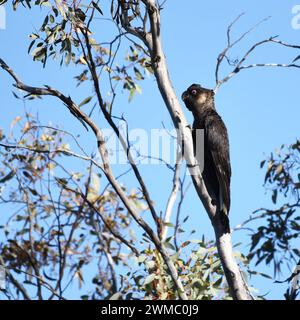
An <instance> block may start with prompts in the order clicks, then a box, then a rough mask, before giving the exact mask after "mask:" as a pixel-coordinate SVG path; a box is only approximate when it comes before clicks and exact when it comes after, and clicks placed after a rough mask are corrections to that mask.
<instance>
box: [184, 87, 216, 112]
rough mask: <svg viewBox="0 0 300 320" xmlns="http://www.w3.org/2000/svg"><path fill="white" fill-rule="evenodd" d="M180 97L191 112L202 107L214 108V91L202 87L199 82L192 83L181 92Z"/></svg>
mask: <svg viewBox="0 0 300 320" xmlns="http://www.w3.org/2000/svg"><path fill="white" fill-rule="evenodd" d="M181 98H182V100H183V101H184V103H185V105H186V107H187V108H188V109H189V110H190V111H192V112H193V111H197V110H198V111H200V110H199V109H204V108H214V91H213V90H211V89H206V88H203V87H201V86H200V84H192V85H191V86H190V87H188V88H187V90H186V91H184V92H183V94H182V96H181Z"/></svg>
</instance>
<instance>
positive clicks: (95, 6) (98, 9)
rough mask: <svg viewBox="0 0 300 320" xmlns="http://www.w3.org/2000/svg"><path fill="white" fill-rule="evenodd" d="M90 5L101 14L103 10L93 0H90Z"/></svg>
mask: <svg viewBox="0 0 300 320" xmlns="http://www.w3.org/2000/svg"><path fill="white" fill-rule="evenodd" d="M92 5H93V7H94V8H95V9H96V10H97V11H98V12H99V13H100V14H101V15H102V16H103V11H102V10H101V9H100V7H99V6H98V4H97V3H96V2H94V1H92Z"/></svg>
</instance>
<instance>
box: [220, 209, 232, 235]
mask: <svg viewBox="0 0 300 320" xmlns="http://www.w3.org/2000/svg"><path fill="white" fill-rule="evenodd" d="M220 220H221V223H222V225H223V226H224V231H225V233H230V222H229V218H228V214H227V212H226V211H225V210H223V209H221V210H220Z"/></svg>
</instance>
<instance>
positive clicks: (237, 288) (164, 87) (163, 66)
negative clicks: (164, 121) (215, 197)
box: [123, 0, 253, 300]
mask: <svg viewBox="0 0 300 320" xmlns="http://www.w3.org/2000/svg"><path fill="white" fill-rule="evenodd" d="M143 3H144V4H145V5H146V8H147V10H148V15H149V20H150V26H151V41H148V37H144V38H143V41H144V43H145V44H146V46H147V47H148V49H149V52H150V53H151V58H152V68H153V70H154V75H155V78H156V80H157V85H158V88H159V91H160V93H161V95H162V97H163V99H164V102H165V104H166V106H167V109H168V111H169V113H170V116H171V118H172V120H173V123H174V126H175V128H176V129H178V132H179V135H178V140H179V143H183V145H184V157H185V160H186V162H187V165H188V168H189V170H190V173H191V176H192V180H193V183H194V186H195V189H196V191H197V193H198V196H199V198H200V199H201V201H202V203H203V205H204V207H205V209H206V212H207V214H208V216H209V218H210V219H211V222H212V224H213V227H214V230H215V235H216V243H217V248H218V252H219V256H220V259H221V262H222V265H223V270H224V273H225V276H226V279H227V282H228V285H229V288H230V291H231V294H232V297H233V298H234V299H238V300H252V299H253V298H252V296H251V294H250V293H249V289H248V287H247V284H246V283H245V281H244V279H243V277H242V275H241V272H240V270H239V267H238V265H237V263H236V261H235V259H234V257H233V252H232V244H231V236H230V234H229V233H226V232H225V229H224V225H223V223H222V222H221V221H220V219H219V215H218V214H217V211H216V207H215V206H213V205H212V201H211V198H210V196H209V194H208V192H207V189H206V187H205V184H204V182H203V179H202V176H201V172H200V169H199V166H198V165H197V164H196V160H195V157H194V151H193V142H192V135H191V130H190V128H189V125H188V122H187V121H186V118H185V116H184V113H183V111H182V109H181V106H180V103H179V100H178V98H177V96H176V93H175V91H174V88H173V85H172V82H171V79H170V77H169V72H168V67H167V61H166V58H165V55H164V52H163V48H162V44H161V38H160V13H159V8H158V7H157V5H156V2H155V0H143ZM123 14H125V12H123ZM123 27H124V28H125V29H126V28H127V29H126V30H127V31H128V32H129V33H130V30H129V29H128V26H126V25H124V24H123ZM131 33H132V34H133V35H136V30H135V32H131Z"/></svg>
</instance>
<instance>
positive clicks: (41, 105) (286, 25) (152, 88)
mask: <svg viewBox="0 0 300 320" xmlns="http://www.w3.org/2000/svg"><path fill="white" fill-rule="evenodd" d="M295 5H297V2H295V1H280V2H279V1H276V2H275V1H270V0H266V1H257V0H255V1H234V0H229V1H226V2H225V1H199V0H188V1H184V2H183V1H179V0H173V1H170V0H169V1H167V2H166V4H165V6H164V10H163V12H162V37H163V44H164V49H165V53H166V57H167V61H168V65H169V71H170V76H171V79H172V81H173V84H174V88H175V90H176V92H177V93H178V96H180V95H181V93H182V92H183V91H184V90H185V89H186V88H187V87H188V86H189V85H190V84H191V83H201V84H202V85H203V86H205V87H213V86H214V69H215V64H216V57H217V55H218V54H219V53H220V52H221V51H222V50H223V49H224V46H225V45H226V29H227V26H228V24H229V23H230V22H231V21H232V20H233V19H234V18H235V17H236V16H237V15H238V14H240V13H242V12H245V13H246V15H245V16H243V17H242V19H241V20H240V21H239V22H238V23H237V24H236V26H235V28H234V29H233V37H237V36H238V35H239V34H241V33H242V32H244V31H246V30H247V29H249V28H250V27H251V26H253V25H254V24H256V23H257V22H258V21H259V20H261V19H263V18H265V17H267V16H271V18H270V19H269V20H268V21H267V22H265V23H264V24H262V25H261V26H260V27H259V28H257V29H256V30H255V31H254V32H252V33H251V34H250V35H249V37H247V38H246V39H245V40H243V41H242V42H241V43H240V45H239V46H238V47H236V48H235V49H234V50H233V52H232V55H231V57H232V58H239V57H241V55H242V54H243V53H244V52H246V50H248V49H249V48H250V46H251V45H252V44H253V43H255V42H257V41H260V40H263V39H265V38H268V37H270V36H274V35H279V38H280V39H281V40H284V41H286V42H290V43H294V44H299V38H300V29H299V30H295V29H293V28H292V25H291V21H292V18H293V14H292V8H293V7H294V6H295ZM6 7H7V9H6V30H0V43H1V45H0V57H1V58H3V59H4V60H5V61H6V62H7V63H8V64H9V65H10V66H11V67H12V68H13V69H14V70H15V71H16V73H17V74H18V75H20V77H21V78H22V79H23V81H24V82H25V83H27V84H33V85H43V84H49V85H52V86H54V87H56V88H58V89H60V90H61V91H63V92H64V93H66V94H70V95H71V96H72V97H73V99H74V100H75V101H78V102H80V101H82V100H83V99H84V98H85V97H86V96H88V95H90V91H89V87H88V85H83V86H81V87H79V89H77V88H76V86H75V83H74V81H73V77H74V76H75V75H77V74H78V73H79V71H78V70H76V67H73V66H71V67H68V68H65V67H60V66H59V64H58V63H57V62H51V61H50V63H49V65H48V66H47V67H46V68H45V69H43V68H42V66H41V64H39V63H35V62H33V61H32V57H31V56H30V55H28V54H27V48H28V44H29V39H28V35H29V34H30V33H31V32H33V31H34V30H35V28H38V27H39V26H40V25H41V22H42V20H43V14H41V13H40V11H39V10H35V11H34V12H33V13H29V11H27V10H25V9H23V8H20V10H18V11H17V12H13V11H12V10H11V9H10V8H9V6H6ZM99 23H100V22H99ZM101 23H102V26H105V28H103V27H102V28H100V27H99V28H97V29H96V30H97V31H96V33H98V34H97V35H96V36H97V37H102V36H103V37H106V38H107V39H106V40H108V39H109V36H110V33H109V32H110V29H109V28H110V27H111V26H110V24H109V23H108V22H101ZM297 54H299V52H298V51H295V50H293V49H288V48H283V47H280V46H276V45H266V46H264V47H261V48H259V49H258V50H257V51H256V52H255V53H254V54H253V55H252V56H251V57H250V59H249V61H248V62H249V63H273V62H278V63H290V62H291V61H292V60H293V58H295V57H296V55H297ZM124 55H125V52H124ZM221 71H223V74H224V75H225V74H226V72H228V69H227V68H223V69H221ZM299 80H300V72H299V70H297V69H279V68H274V69H271V68H270V69H265V68H263V69H250V70H246V71H242V72H241V73H240V74H238V75H237V76H236V77H235V78H233V79H232V80H230V82H229V83H227V84H225V85H224V86H222V87H221V89H220V91H219V92H218V94H217V96H216V104H217V108H218V111H219V113H220V114H221V116H222V118H223V119H224V121H225V123H226V125H227V128H228V132H229V138H230V148H231V163H232V171H233V176H232V208H231V213H230V217H231V225H232V226H235V225H237V224H239V223H241V222H242V221H244V220H245V219H247V217H248V216H249V215H250V214H251V213H252V212H253V211H254V210H256V209H258V208H260V207H269V208H272V207H273V205H272V203H271V201H270V199H269V198H270V196H269V195H268V194H266V193H265V190H264V188H263V178H264V171H263V170H261V169H260V168H259V164H260V162H261V160H263V159H264V158H265V157H266V156H267V155H269V154H270V152H272V151H274V149H275V148H276V147H278V146H280V145H281V144H283V143H287V144H289V143H292V142H294V140H295V139H296V138H297V137H299V116H300V111H299V99H298V91H299ZM10 85H11V80H10V79H9V78H8V76H7V75H4V74H3V73H1V75H0V90H1V110H2V115H1V118H0V127H2V128H4V129H6V130H8V129H9V125H10V122H11V121H12V119H13V118H15V116H16V115H18V114H20V113H21V112H22V111H23V105H22V103H20V102H19V101H17V100H16V99H15V98H14V97H13V95H12V94H11V86H10ZM141 87H142V89H143V93H142V94H141V95H137V96H136V97H135V98H134V99H133V101H132V102H131V103H130V104H128V102H127V96H126V93H125V94H124V96H123V97H120V98H118V100H117V103H116V105H117V107H116V109H115V112H116V114H117V115H121V114H122V113H123V112H124V113H125V114H126V117H127V120H128V122H129V123H130V125H131V128H145V129H147V130H150V129H151V128H162V122H163V123H164V125H165V126H166V127H167V128H169V129H172V123H171V120H170V117H169V115H168V112H167V110H166V108H165V106H164V104H163V101H162V99H161V97H160V95H159V92H158V90H157V87H156V83H155V80H154V79H153V78H149V79H147V80H146V81H144V82H142V83H141ZM26 108H27V109H28V110H30V111H31V112H33V113H38V114H39V117H40V119H41V120H42V122H44V124H47V123H49V121H51V122H52V123H54V124H62V125H63V127H64V128H65V129H67V130H69V131H71V132H74V128H76V130H75V133H81V134H82V135H81V142H82V144H84V145H86V147H87V148H89V149H90V150H91V151H92V150H94V149H95V146H94V143H93V138H92V135H89V134H88V135H87V134H86V133H85V132H84V131H83V130H82V129H81V128H80V127H79V124H78V122H77V121H76V120H74V119H72V117H71V116H70V114H69V113H68V112H67V111H66V110H65V108H64V107H63V106H62V105H60V104H58V103H57V102H56V101H55V100H54V99H50V98H49V99H44V100H43V101H42V102H41V101H38V102H32V103H29V102H28V103H27V104H26ZM183 108H184V107H183ZM184 111H185V113H186V116H187V118H188V119H189V122H191V123H192V117H191V114H189V112H188V111H187V110H186V109H185V108H184ZM99 121H101V124H103V125H104V121H103V119H101V120H100V118H99ZM70 165H71V164H70ZM114 170H115V171H116V172H122V171H123V168H122V167H120V166H115V167H114ZM141 170H142V173H143V176H144V177H145V180H146V181H147V183H148V185H149V189H150V192H151V194H152V198H153V200H154V201H155V203H156V206H157V208H158V209H159V210H164V209H165V204H166V201H167V196H168V194H169V191H170V190H171V187H172V185H171V180H170V177H171V175H170V172H169V171H168V170H167V169H166V168H165V167H164V166H158V165H155V166H153V165H152V166H151V165H148V166H147V165H144V166H142V167H141ZM124 182H126V184H129V186H130V185H131V186H135V185H136V183H135V180H134V179H133V178H131V177H129V178H126V180H125V179H124ZM165 182H166V183H165ZM187 214H188V215H189V216H190V220H189V222H188V223H187V225H186V226H185V229H189V228H190V229H192V228H193V229H196V230H197V235H199V236H201V235H202V234H205V235H206V236H207V237H208V238H211V237H213V232H212V228H211V225H210V222H209V220H208V218H207V215H206V214H205V212H204V209H203V207H202V205H201V203H200V202H199V200H198V198H197V196H196V194H195V192H194V190H193V188H190V191H189V192H188V194H187V197H186V200H185V204H184V207H183V211H182V216H185V215H187ZM233 240H234V243H237V242H242V243H243V245H242V247H241V249H242V250H244V251H245V252H247V247H246V246H247V244H249V237H247V234H245V233H243V232H237V233H235V234H234V235H233ZM258 269H259V270H258V271H262V272H265V273H269V274H271V275H272V270H271V269H268V268H265V267H263V266H262V267H260V268H258ZM251 284H253V285H254V287H256V288H257V289H258V290H259V292H260V293H261V294H265V293H267V292H270V293H269V295H268V296H267V297H268V298H278V299H281V298H282V288H280V287H279V285H277V284H274V283H273V282H272V281H267V280H264V279H261V278H258V277H257V278H254V279H253V280H252V281H251Z"/></svg>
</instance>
